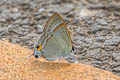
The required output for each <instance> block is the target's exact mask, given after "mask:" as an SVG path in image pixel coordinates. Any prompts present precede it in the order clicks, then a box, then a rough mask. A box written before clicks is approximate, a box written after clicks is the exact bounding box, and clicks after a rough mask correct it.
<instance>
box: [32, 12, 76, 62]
mask: <svg viewBox="0 0 120 80" xmlns="http://www.w3.org/2000/svg"><path fill="white" fill-rule="evenodd" d="M72 50H74V48H73V46H72V40H71V36H70V32H69V31H68V29H67V27H66V23H65V22H64V20H63V18H62V17H61V15H60V14H59V13H57V12H55V13H54V14H53V15H52V16H51V17H50V18H49V19H48V20H47V22H46V24H45V26H44V29H43V32H42V35H41V37H40V39H39V40H38V41H37V44H36V45H35V47H34V53H33V56H34V57H35V58H38V57H39V56H41V57H44V58H46V59H48V60H53V59H56V58H58V57H60V56H64V55H66V54H69V53H70V52H71V51H72Z"/></svg>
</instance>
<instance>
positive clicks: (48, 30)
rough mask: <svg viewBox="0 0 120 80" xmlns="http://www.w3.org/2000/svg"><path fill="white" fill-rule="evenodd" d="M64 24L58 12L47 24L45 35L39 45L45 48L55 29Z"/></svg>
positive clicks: (44, 30)
mask: <svg viewBox="0 0 120 80" xmlns="http://www.w3.org/2000/svg"><path fill="white" fill-rule="evenodd" d="M62 23H64V20H63V18H62V17H61V16H60V15H59V14H58V13H57V12H55V13H54V14H53V15H52V16H51V17H50V18H49V19H48V21H47V22H46V24H45V27H44V29H43V34H42V35H41V38H40V40H39V41H38V43H41V44H42V46H44V44H45V43H46V39H47V37H49V36H51V35H52V33H53V30H54V29H55V27H56V26H58V25H60V24H62Z"/></svg>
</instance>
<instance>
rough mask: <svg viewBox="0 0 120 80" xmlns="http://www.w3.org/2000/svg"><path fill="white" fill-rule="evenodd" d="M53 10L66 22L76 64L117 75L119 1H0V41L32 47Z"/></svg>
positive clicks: (119, 36) (119, 60)
mask: <svg viewBox="0 0 120 80" xmlns="http://www.w3.org/2000/svg"><path fill="white" fill-rule="evenodd" d="M54 12H58V13H60V14H61V16H62V17H63V19H64V20H65V22H66V24H67V28H68V29H69V31H70V33H71V37H72V42H73V46H74V48H75V55H76V56H77V61H78V62H79V63H82V64H87V65H91V66H94V67H97V68H100V69H104V70H107V71H110V72H113V73H115V74H116V75H119V76H120V0H24V1H23V0H0V40H9V42H11V43H15V44H19V45H21V46H22V47H27V48H29V49H32V50H33V45H34V43H35V42H36V41H37V40H38V39H39V37H40V36H41V33H42V30H43V28H44V25H45V23H46V21H47V19H48V18H49V17H50V16H51V15H52V14H53V13H54ZM15 58H16V57H15Z"/></svg>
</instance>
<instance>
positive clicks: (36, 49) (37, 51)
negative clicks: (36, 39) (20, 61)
mask: <svg viewBox="0 0 120 80" xmlns="http://www.w3.org/2000/svg"><path fill="white" fill-rule="evenodd" d="M42 53H43V51H42V46H41V44H37V45H36V46H35V47H34V53H33V56H34V57H35V58H38V57H39V56H40V55H41V54H42Z"/></svg>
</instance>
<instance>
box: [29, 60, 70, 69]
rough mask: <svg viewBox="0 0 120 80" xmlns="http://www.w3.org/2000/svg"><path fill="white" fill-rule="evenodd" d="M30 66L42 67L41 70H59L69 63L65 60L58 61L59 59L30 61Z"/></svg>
mask: <svg viewBox="0 0 120 80" xmlns="http://www.w3.org/2000/svg"><path fill="white" fill-rule="evenodd" d="M31 64H32V66H33V67H34V69H37V70H39V69H43V70H59V69H64V68H67V67H69V66H70V65H71V64H70V63H67V62H59V61H39V60H34V61H32V63H31Z"/></svg>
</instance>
